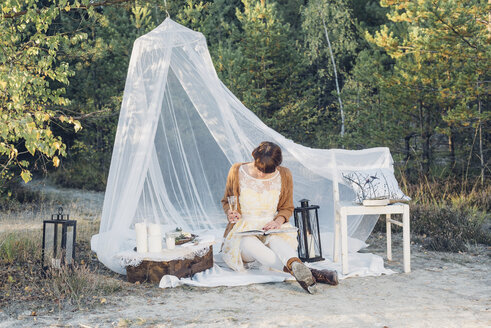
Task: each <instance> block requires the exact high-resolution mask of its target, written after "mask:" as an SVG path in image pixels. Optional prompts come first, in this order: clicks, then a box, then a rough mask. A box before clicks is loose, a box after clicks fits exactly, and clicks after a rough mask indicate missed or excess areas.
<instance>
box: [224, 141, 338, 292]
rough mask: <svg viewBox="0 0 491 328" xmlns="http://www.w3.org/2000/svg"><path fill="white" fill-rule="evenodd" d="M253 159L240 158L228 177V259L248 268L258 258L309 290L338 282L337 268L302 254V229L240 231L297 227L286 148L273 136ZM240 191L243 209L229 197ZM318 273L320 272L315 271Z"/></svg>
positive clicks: (237, 266) (232, 265) (233, 265)
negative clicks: (317, 265)
mask: <svg viewBox="0 0 491 328" xmlns="http://www.w3.org/2000/svg"><path fill="white" fill-rule="evenodd" d="M252 157H253V158H254V161H253V162H250V163H236V164H234V165H233V166H232V167H231V169H230V171H229V173H228V177H227V184H226V187H225V195H224V196H223V199H222V204H223V209H224V211H225V213H226V214H227V218H228V222H229V223H228V225H227V228H226V229H225V234H224V238H225V241H224V243H223V248H222V253H223V260H224V261H225V263H227V265H228V266H229V267H230V268H232V269H233V270H236V271H242V270H244V263H248V262H253V261H258V262H259V263H261V264H262V265H264V266H267V267H270V268H273V269H277V270H284V271H285V272H289V273H290V274H292V275H293V276H294V277H295V279H296V280H297V281H298V282H299V283H300V285H301V286H302V287H303V288H304V289H305V290H306V291H308V292H309V293H312V292H313V291H314V286H315V282H316V279H315V278H314V276H315V277H316V278H317V280H318V281H319V282H325V283H329V284H333V285H335V284H337V276H336V274H335V272H332V271H327V270H323V271H318V270H315V271H314V272H311V270H310V269H309V268H308V267H306V266H305V265H304V264H303V263H302V262H301V261H300V259H298V257H297V252H296V249H297V238H296V233H278V234H272V235H268V236H239V235H236V233H237V232H241V231H246V230H252V229H263V230H270V229H279V228H285V227H291V225H290V223H288V220H289V218H290V216H291V215H292V213H293V208H294V207H293V179H292V175H291V173H290V170H288V169H287V168H285V167H282V166H280V164H281V162H282V159H283V157H282V154H281V148H280V147H279V146H278V145H276V144H274V143H272V142H266V141H265V142H261V144H260V145H259V146H258V147H257V148H256V149H254V151H253V152H252ZM230 196H235V197H236V199H237V200H238V202H237V210H236V211H235V210H234V209H233V208H231V207H230V206H229V203H228V199H229V197H230ZM312 274H314V276H313V275H312Z"/></svg>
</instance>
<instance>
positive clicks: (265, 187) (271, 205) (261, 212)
mask: <svg viewBox="0 0 491 328" xmlns="http://www.w3.org/2000/svg"><path fill="white" fill-rule="evenodd" d="M239 186H240V195H239V203H240V208H241V212H242V218H241V219H240V220H239V221H238V222H237V223H236V224H235V225H234V227H233V228H232V230H230V232H229V233H228V235H227V237H226V238H225V241H224V243H223V248H222V253H223V254H222V258H223V260H224V261H225V263H227V265H228V266H229V267H230V268H232V269H233V270H236V271H243V270H244V263H243V261H242V256H241V250H240V240H241V238H242V237H240V236H236V235H235V233H236V232H240V231H246V230H252V229H262V228H263V227H264V225H265V224H266V223H268V222H270V221H272V220H273V219H274V218H275V216H276V214H277V207H278V201H279V199H280V191H281V175H280V172H278V171H276V173H275V174H274V175H273V176H272V177H271V178H268V179H256V178H253V177H251V176H250V175H249V174H248V173H247V172H246V171H245V169H244V165H242V166H241V167H240V168H239ZM286 227H291V224H290V223H285V224H283V226H282V228H286ZM275 236H278V237H281V238H283V239H285V240H286V241H287V242H288V244H289V245H290V246H291V247H292V248H293V249H296V248H297V245H298V243H297V238H296V233H282V234H275ZM259 238H260V239H261V241H262V242H263V243H264V244H266V245H267V244H268V239H269V238H271V236H267V237H259Z"/></svg>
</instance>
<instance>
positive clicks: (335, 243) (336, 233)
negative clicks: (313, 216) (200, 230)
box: [332, 211, 340, 262]
mask: <svg viewBox="0 0 491 328" xmlns="http://www.w3.org/2000/svg"><path fill="white" fill-rule="evenodd" d="M339 230H340V227H339V213H338V212H337V211H335V213H334V241H333V245H332V246H333V247H332V261H333V262H337V261H339V233H340V231H339Z"/></svg>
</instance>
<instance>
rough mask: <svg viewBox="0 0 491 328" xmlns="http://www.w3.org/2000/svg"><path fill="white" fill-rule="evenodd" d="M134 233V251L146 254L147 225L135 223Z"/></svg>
mask: <svg viewBox="0 0 491 328" xmlns="http://www.w3.org/2000/svg"><path fill="white" fill-rule="evenodd" d="M135 232H136V251H137V252H138V253H146V252H148V245H147V225H146V224H145V223H143V222H142V223H135Z"/></svg>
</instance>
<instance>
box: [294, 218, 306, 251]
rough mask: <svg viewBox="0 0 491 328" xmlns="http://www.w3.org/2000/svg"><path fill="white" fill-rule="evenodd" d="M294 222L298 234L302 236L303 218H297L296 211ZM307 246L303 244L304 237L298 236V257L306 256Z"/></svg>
mask: <svg viewBox="0 0 491 328" xmlns="http://www.w3.org/2000/svg"><path fill="white" fill-rule="evenodd" d="M295 223H296V225H297V228H298V231H299V236H303V233H300V232H303V231H304V224H303V220H301V219H299V218H297V213H295ZM306 250H307V246H306V245H305V239H304V238H301V237H299V238H298V257H300V258H306V257H307V251H306Z"/></svg>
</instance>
